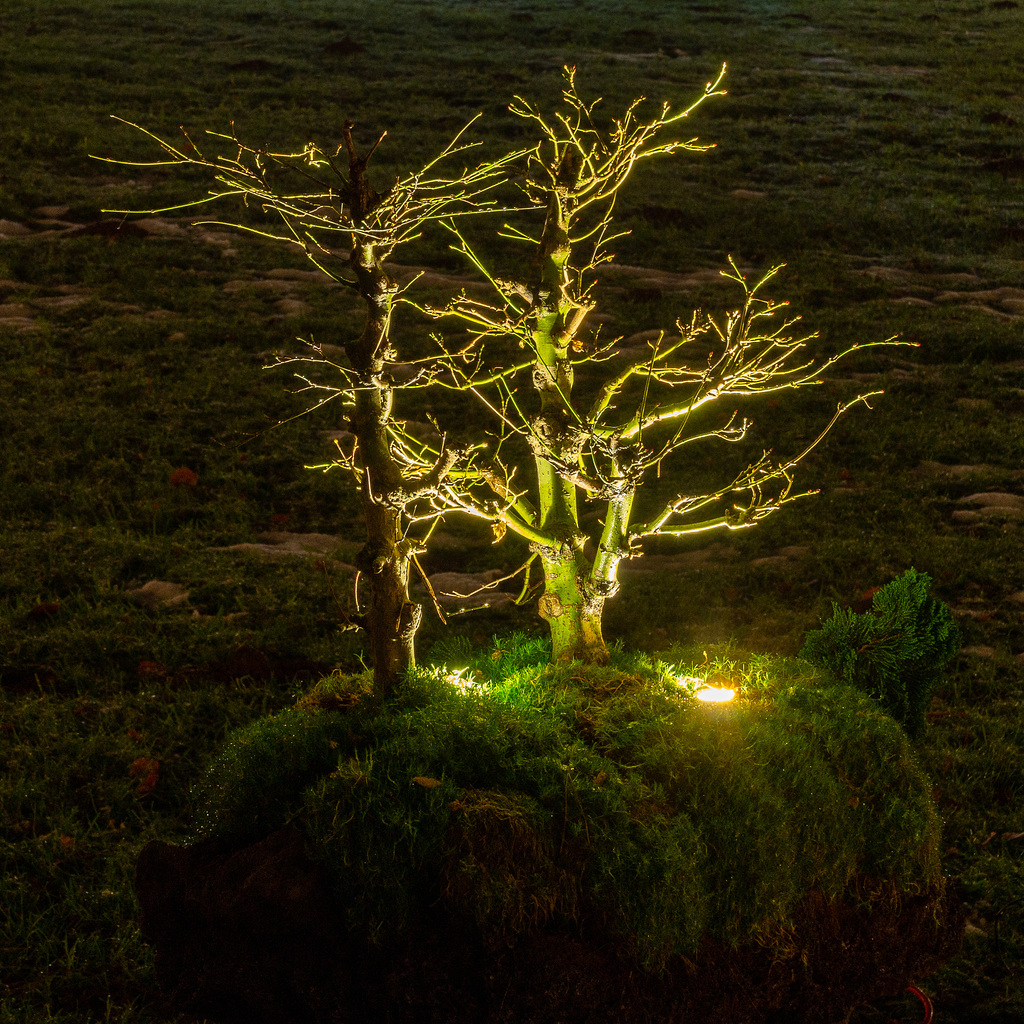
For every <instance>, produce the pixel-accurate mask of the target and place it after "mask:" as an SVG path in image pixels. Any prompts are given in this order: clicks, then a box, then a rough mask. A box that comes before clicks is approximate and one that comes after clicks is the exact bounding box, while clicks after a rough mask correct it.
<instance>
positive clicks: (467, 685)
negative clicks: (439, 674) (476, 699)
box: [444, 668, 482, 693]
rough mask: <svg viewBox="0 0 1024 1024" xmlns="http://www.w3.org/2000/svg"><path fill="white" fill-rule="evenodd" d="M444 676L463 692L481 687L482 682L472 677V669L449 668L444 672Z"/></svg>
mask: <svg viewBox="0 0 1024 1024" xmlns="http://www.w3.org/2000/svg"><path fill="white" fill-rule="evenodd" d="M444 678H445V680H446V681H447V682H449V683H451V684H452V686H454V687H455V688H456V689H458V690H461V691H462V692H463V693H470V692H472V691H474V690H479V689H482V684H481V683H479V682H477V681H476V680H475V679H474V678H473V676H472V670H471V669H468V668H450V669H448V670H447V671H446V672H445V677H444Z"/></svg>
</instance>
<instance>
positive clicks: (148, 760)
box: [128, 757, 160, 796]
mask: <svg viewBox="0 0 1024 1024" xmlns="http://www.w3.org/2000/svg"><path fill="white" fill-rule="evenodd" d="M128 775H129V776H130V777H131V778H133V779H135V778H138V777H139V776H140V775H142V776H144V778H143V779H142V781H141V782H140V783H139V784H138V786H137V787H136V790H135V791H136V793H138V794H139V796H149V794H150V793H152V792H153V790H154V789H156V784H157V782H158V781H159V779H160V762H159V761H157V760H155V759H154V758H152V757H137V758H136V759H135V760H134V761H132V764H131V767H130V768H129V769H128Z"/></svg>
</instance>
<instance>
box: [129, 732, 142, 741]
mask: <svg viewBox="0 0 1024 1024" xmlns="http://www.w3.org/2000/svg"><path fill="white" fill-rule="evenodd" d="M128 739H130V740H134V741H135V742H136V743H139V742H140V741H141V740H142V733H141V732H139V731H138V729H129V730H128Z"/></svg>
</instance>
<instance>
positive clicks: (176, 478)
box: [168, 466, 199, 487]
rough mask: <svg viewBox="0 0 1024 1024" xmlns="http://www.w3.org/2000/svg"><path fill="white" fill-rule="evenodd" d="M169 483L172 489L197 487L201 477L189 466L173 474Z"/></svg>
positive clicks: (180, 467)
mask: <svg viewBox="0 0 1024 1024" xmlns="http://www.w3.org/2000/svg"><path fill="white" fill-rule="evenodd" d="M168 483H169V484H170V485H171V486H172V487H195V486H196V484H198V483H199V477H198V476H196V474H195V473H194V472H193V471H192V470H191V469H189V468H188V466H179V467H178V469H176V470H175V471H174V472H173V473H172V474H171V478H170V480H169V481H168Z"/></svg>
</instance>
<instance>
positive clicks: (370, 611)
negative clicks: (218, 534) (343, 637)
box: [346, 244, 423, 699]
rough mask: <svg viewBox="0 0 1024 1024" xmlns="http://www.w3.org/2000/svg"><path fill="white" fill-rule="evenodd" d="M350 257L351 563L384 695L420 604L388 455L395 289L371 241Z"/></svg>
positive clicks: (406, 655) (396, 474)
mask: <svg viewBox="0 0 1024 1024" xmlns="http://www.w3.org/2000/svg"><path fill="white" fill-rule="evenodd" d="M350 262H351V265H352V268H353V270H354V271H355V274H356V279H357V282H358V285H359V290H360V292H361V294H362V296H363V300H364V302H365V303H366V309H367V317H366V324H365V326H364V329H363V333H362V334H361V335H360V337H359V338H358V340H357V341H355V342H353V343H351V344H350V345H348V346H346V351H347V353H348V356H349V361H350V362H351V363H352V368H353V370H354V371H355V373H356V375H357V377H358V387H357V388H356V389H355V409H354V412H353V415H352V422H351V427H352V432H353V433H354V434H355V436H356V441H357V455H356V457H357V460H358V464H359V466H360V468H361V469H362V471H363V480H362V492H361V494H362V505H363V519H364V522H365V524H366V545H365V547H364V548H363V549H362V551H360V552H359V555H358V556H357V559H356V564H357V567H358V568H359V570H360V572H361V573H363V574H365V575H366V577H367V580H368V582H369V589H370V599H369V604H368V607H367V608H366V611H365V612H364V613H363V617H362V624H363V626H364V627H365V629H366V632H367V635H368V637H369V642H370V654H371V657H372V659H373V691H374V695H375V696H376V697H377V698H379V699H383V698H384V697H386V696H387V695H388V694H389V693H390V692H391V691H392V690H393V689H394V687H395V684H396V683H397V682H398V681H399V679H400V677H401V675H402V673H403V672H404V671H405V669H406V668H408V667H409V666H410V665H413V664H415V660H416V651H415V638H416V632H417V630H418V629H419V625H420V622H421V620H422V617H423V609H422V606H421V605H418V604H414V603H413V602H411V601H410V600H409V569H410V563H411V561H412V553H413V551H412V545H411V544H410V543H409V542H408V541H406V540H404V539H403V536H402V534H403V521H402V513H403V510H404V507H405V501H404V494H405V489H404V487H403V478H402V467H401V466H400V465H399V464H398V463H397V462H396V461H395V459H394V457H393V456H392V454H391V448H390V444H389V441H388V434H387V424H388V421H389V420H390V418H391V407H392V401H393V397H394V396H393V390H392V386H391V382H390V378H389V376H388V375H387V373H386V370H385V366H386V364H387V362H389V361H391V360H392V359H393V358H394V352H393V350H392V347H391V344H390V341H389V335H390V329H391V314H392V306H393V300H394V296H395V293H396V292H397V290H398V286H397V284H396V283H395V282H394V281H393V280H392V279H391V277H390V276H389V275H388V274H387V272H386V271H385V270H384V268H383V265H382V263H381V260H380V257H379V256H378V254H377V253H376V252H375V251H374V248H373V246H372V245H366V244H357V245H355V246H354V247H353V250H352V256H351V260H350Z"/></svg>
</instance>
